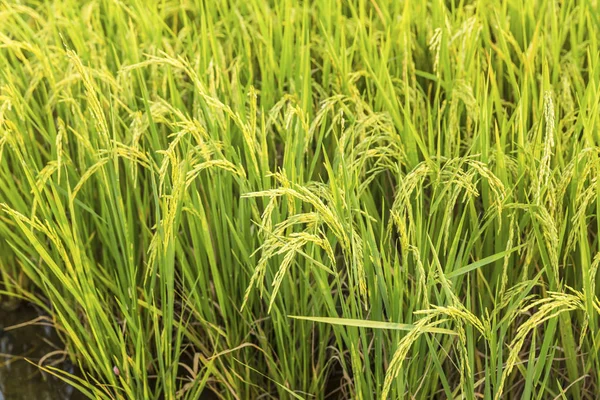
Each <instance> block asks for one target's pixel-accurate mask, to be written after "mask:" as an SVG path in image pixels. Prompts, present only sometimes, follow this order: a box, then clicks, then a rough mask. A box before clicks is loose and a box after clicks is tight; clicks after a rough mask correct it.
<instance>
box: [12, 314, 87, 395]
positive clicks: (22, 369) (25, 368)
mask: <svg viewBox="0 0 600 400" xmlns="http://www.w3.org/2000/svg"><path fill="white" fill-rule="evenodd" d="M37 317H39V314H38V313H37V312H36V310H35V309H33V308H32V307H30V306H27V305H22V306H20V307H19V308H18V309H17V310H15V311H5V310H2V309H1V308H0V400H31V399H39V400H80V399H84V396H83V395H81V394H80V393H79V392H77V390H75V389H74V388H73V387H71V386H69V385H67V384H65V383H64V382H62V381H61V380H59V379H57V378H55V377H53V376H50V375H48V374H46V373H43V372H42V371H40V369H39V368H38V367H37V366H36V365H34V364H37V362H38V361H39V360H40V358H42V357H44V356H45V355H46V354H48V353H50V352H52V351H56V350H62V347H61V343H60V340H59V339H58V337H57V335H56V332H55V331H54V330H53V329H52V328H51V327H49V326H39V325H28V326H25V327H22V328H17V329H10V330H6V328H10V327H11V326H14V325H17V324H22V323H24V322H27V321H31V320H33V319H35V318H37ZM24 358H27V359H28V360H30V361H31V362H33V363H34V364H31V363H30V362H27V361H26V360H25V359H24ZM57 358H60V355H56V356H54V357H51V358H49V359H48V360H47V361H46V363H48V362H51V361H52V360H56V359H57ZM57 367H58V368H61V369H65V370H67V371H69V369H70V368H71V370H72V367H70V368H69V365H68V363H62V364H59V365H57ZM69 372H71V371H69Z"/></svg>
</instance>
